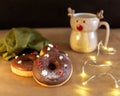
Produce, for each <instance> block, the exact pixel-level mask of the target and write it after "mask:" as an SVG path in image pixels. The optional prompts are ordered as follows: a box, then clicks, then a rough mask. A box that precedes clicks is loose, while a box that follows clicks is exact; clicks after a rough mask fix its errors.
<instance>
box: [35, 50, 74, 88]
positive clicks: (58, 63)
mask: <svg viewBox="0 0 120 96" xmlns="http://www.w3.org/2000/svg"><path fill="white" fill-rule="evenodd" d="M72 72H73V66H72V63H71V60H70V59H69V57H68V55H66V54H65V53H64V52H62V51H49V52H47V53H45V54H44V55H42V56H40V57H39V58H38V59H36V60H35V61H34V65H33V77H34V79H35V81H37V83H39V84H40V85H42V86H46V87H57V86H61V85H63V84H64V83H66V82H67V81H68V80H69V79H70V77H71V75H72Z"/></svg>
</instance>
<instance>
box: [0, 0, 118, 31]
mask: <svg viewBox="0 0 120 96" xmlns="http://www.w3.org/2000/svg"><path fill="white" fill-rule="evenodd" d="M68 7H71V8H73V9H75V10H76V12H92V13H97V12H98V11H100V9H103V10H104V17H105V18H104V20H106V21H107V22H108V23H109V24H110V26H111V28H119V27H120V19H119V18H120V0H0V29H6V28H12V27H31V28H33V27H40V28H41V27H70V25H69V17H68V16H67V8H68Z"/></svg>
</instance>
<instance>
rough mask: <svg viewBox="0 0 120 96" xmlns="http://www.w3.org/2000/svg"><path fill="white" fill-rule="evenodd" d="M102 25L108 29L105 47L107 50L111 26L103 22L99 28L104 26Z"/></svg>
mask: <svg viewBox="0 0 120 96" xmlns="http://www.w3.org/2000/svg"><path fill="white" fill-rule="evenodd" d="M102 25H103V26H105V28H106V37H105V43H104V47H106V48H107V45H108V41H109V36H110V26H109V24H108V23H107V22H105V21H101V22H100V23H99V27H100V26H102Z"/></svg>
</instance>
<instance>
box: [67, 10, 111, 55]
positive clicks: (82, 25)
mask: <svg viewBox="0 0 120 96" xmlns="http://www.w3.org/2000/svg"><path fill="white" fill-rule="evenodd" d="M68 16H70V25H71V28H72V32H71V35H70V46H71V48H72V49H73V50H74V51H77V52H83V53H89V52H92V51H94V50H95V49H96V48H97V45H98V40H97V29H98V28H99V27H100V26H102V25H104V26H105V28H106V36H105V43H104V46H105V47H107V45H108V41H109V35H110V27H109V24H108V23H107V22H106V21H100V19H102V18H103V17H104V16H103V10H101V11H100V12H98V13H97V14H93V13H86V12H85V13H75V10H73V9H71V8H68Z"/></svg>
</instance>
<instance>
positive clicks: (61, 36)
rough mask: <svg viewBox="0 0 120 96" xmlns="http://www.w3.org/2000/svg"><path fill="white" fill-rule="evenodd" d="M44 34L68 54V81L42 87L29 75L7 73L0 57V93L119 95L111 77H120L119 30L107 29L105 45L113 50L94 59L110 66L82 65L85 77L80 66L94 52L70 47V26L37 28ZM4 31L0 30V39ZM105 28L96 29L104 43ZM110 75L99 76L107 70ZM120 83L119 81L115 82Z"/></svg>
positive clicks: (0, 95) (10, 95)
mask: <svg viewBox="0 0 120 96" xmlns="http://www.w3.org/2000/svg"><path fill="white" fill-rule="evenodd" d="M35 30H38V31H39V32H40V33H41V34H42V35H43V36H44V37H46V38H48V39H49V40H50V41H51V42H53V44H57V45H59V47H60V49H61V50H62V51H64V52H66V53H68V55H69V57H70V59H71V61H72V63H73V68H74V71H73V74H72V77H71V78H70V80H69V81H68V82H67V83H66V84H64V85H62V86H60V87H55V88H46V87H42V86H41V85H39V84H38V83H36V82H35V80H34V79H33V78H24V77H20V76H16V75H15V74H13V73H12V72H11V69H10V61H9V62H8V61H5V60H3V59H2V58H0V96H120V88H115V79H116V80H118V81H119V80H120V50H119V49H120V29H111V33H110V40H109V44H108V46H109V47H113V48H115V49H116V50H117V52H116V54H114V55H106V54H100V55H99V58H97V60H98V61H101V62H105V61H107V60H109V61H111V62H112V66H111V67H96V66H91V65H86V67H85V71H86V73H87V74H88V77H87V78H86V79H83V78H82V77H81V76H80V73H81V67H82V65H83V63H84V62H85V60H86V59H87V58H88V57H89V56H91V55H96V53H97V51H94V52H92V53H89V54H83V53H77V52H75V51H73V50H72V49H71V48H70V45H69V37H70V33H71V29H70V28H37V29H35ZM7 32H8V30H0V38H2V37H3V36H4V35H5V34H6V33H7ZM104 37H105V30H104V29H99V30H98V39H99V41H100V40H103V42H104ZM107 71H108V73H109V74H112V76H113V77H110V76H109V75H99V74H102V73H105V72H107ZM94 75H95V76H97V77H95V78H94V79H92V80H90V81H89V82H88V84H86V85H82V83H83V81H84V80H88V79H89V78H90V77H91V76H94ZM117 84H118V85H119V86H120V82H117Z"/></svg>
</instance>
